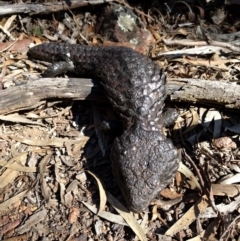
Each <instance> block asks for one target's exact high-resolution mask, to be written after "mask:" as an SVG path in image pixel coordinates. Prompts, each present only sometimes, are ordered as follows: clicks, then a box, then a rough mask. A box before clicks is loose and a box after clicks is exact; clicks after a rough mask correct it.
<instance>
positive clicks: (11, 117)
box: [0, 114, 46, 127]
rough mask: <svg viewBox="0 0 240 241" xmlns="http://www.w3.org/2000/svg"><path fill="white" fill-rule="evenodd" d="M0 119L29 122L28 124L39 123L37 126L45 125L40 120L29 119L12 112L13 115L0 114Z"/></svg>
mask: <svg viewBox="0 0 240 241" xmlns="http://www.w3.org/2000/svg"><path fill="white" fill-rule="evenodd" d="M0 120H3V121H10V122H14V123H23V124H30V125H39V126H44V127H45V126H46V125H44V124H42V123H40V122H37V121H31V120H29V119H27V118H25V117H22V116H20V115H18V114H13V115H0Z"/></svg>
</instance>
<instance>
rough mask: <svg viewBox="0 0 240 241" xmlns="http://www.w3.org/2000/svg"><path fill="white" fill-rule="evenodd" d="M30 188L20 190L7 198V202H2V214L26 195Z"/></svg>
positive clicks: (0, 210) (0, 208)
mask: <svg viewBox="0 0 240 241" xmlns="http://www.w3.org/2000/svg"><path fill="white" fill-rule="evenodd" d="M28 191H29V190H28V189H27V190H24V191H22V192H20V193H19V194H17V195H15V196H13V197H12V198H9V199H7V200H6V201H5V202H3V203H1V204H0V214H3V213H5V212H7V211H8V209H9V208H11V206H12V205H13V204H14V203H16V202H17V201H18V200H20V199H22V198H24V197H25V195H26V194H27V193H28Z"/></svg>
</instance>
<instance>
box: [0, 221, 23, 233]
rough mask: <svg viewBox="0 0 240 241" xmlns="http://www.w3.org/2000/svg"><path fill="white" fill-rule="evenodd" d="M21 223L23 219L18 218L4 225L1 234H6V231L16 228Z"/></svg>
mask: <svg viewBox="0 0 240 241" xmlns="http://www.w3.org/2000/svg"><path fill="white" fill-rule="evenodd" d="M20 223H21V220H20V219H18V220H15V221H12V222H10V223H8V224H6V225H4V226H3V227H2V230H1V234H5V233H6V232H8V231H10V230H12V229H14V228H16V227H17V226H18V225H19V224H20Z"/></svg>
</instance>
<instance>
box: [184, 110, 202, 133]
mask: <svg viewBox="0 0 240 241" xmlns="http://www.w3.org/2000/svg"><path fill="white" fill-rule="evenodd" d="M190 111H191V114H192V120H191V123H190V125H189V126H188V127H187V129H186V130H185V131H184V132H183V135H184V134H186V133H187V132H189V131H191V130H192V129H194V128H195V127H196V126H197V125H198V121H199V116H198V113H197V112H196V111H195V110H194V108H190Z"/></svg>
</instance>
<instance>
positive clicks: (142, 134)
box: [111, 127, 178, 212]
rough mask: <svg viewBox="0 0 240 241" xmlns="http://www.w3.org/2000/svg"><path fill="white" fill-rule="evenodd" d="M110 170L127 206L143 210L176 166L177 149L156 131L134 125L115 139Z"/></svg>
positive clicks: (168, 178)
mask: <svg viewBox="0 0 240 241" xmlns="http://www.w3.org/2000/svg"><path fill="white" fill-rule="evenodd" d="M111 161H112V170H113V174H114V176H115V178H116V180H117V182H118V185H119V187H120V189H121V191H122V194H123V196H124V198H125V201H126V203H127V206H128V208H129V209H130V210H131V211H133V212H141V211H144V210H145V209H146V208H147V207H148V205H149V204H150V202H151V201H152V200H153V199H154V198H155V197H156V195H157V194H158V193H159V192H160V191H161V190H162V189H164V188H165V187H166V186H167V185H168V184H169V183H170V181H171V179H172V178H173V177H174V175H175V174H176V172H177V169H178V157H177V149H176V148H175V147H174V146H173V144H172V142H171V141H170V140H169V139H166V137H165V136H164V135H163V134H161V133H159V132H158V131H146V130H144V129H143V128H141V127H135V128H133V129H130V130H129V131H125V132H124V133H123V134H122V135H121V136H120V137H118V138H116V139H115V142H114V145H113V148H112V152H111Z"/></svg>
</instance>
